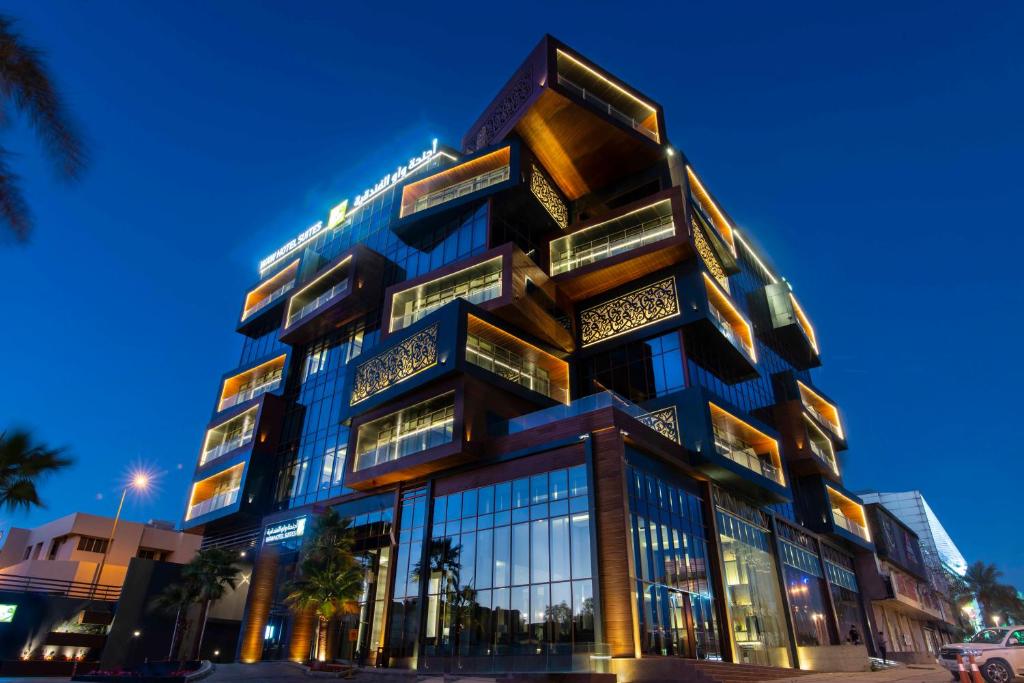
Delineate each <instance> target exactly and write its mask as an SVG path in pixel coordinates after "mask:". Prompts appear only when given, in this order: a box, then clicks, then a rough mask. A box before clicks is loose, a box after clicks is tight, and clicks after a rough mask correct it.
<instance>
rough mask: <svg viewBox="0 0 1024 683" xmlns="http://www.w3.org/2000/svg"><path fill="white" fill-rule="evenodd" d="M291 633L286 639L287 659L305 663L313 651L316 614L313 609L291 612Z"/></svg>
mask: <svg viewBox="0 0 1024 683" xmlns="http://www.w3.org/2000/svg"><path fill="white" fill-rule="evenodd" d="M291 623H292V633H291V637H290V638H289V639H288V659H290V660H291V661H293V662H300V663H303V664H304V663H306V662H308V661H309V657H310V655H311V654H312V652H313V637H314V636H315V635H316V614H315V613H314V612H313V610H311V609H310V610H304V611H302V612H300V613H298V614H296V613H294V612H293V613H292V619H291Z"/></svg>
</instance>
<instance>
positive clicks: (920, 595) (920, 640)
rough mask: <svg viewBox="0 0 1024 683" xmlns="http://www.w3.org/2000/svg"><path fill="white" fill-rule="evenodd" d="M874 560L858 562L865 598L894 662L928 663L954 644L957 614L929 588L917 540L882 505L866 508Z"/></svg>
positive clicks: (871, 504)
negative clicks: (948, 645) (942, 648)
mask: <svg viewBox="0 0 1024 683" xmlns="http://www.w3.org/2000/svg"><path fill="white" fill-rule="evenodd" d="M865 507H866V510H867V514H868V524H869V528H870V529H871V537H872V538H873V539H874V541H875V550H876V556H875V557H871V556H870V555H862V556H860V557H859V558H858V565H859V566H858V575H859V576H860V577H861V586H862V587H863V590H864V594H865V596H866V597H867V598H869V599H870V600H871V601H872V609H873V611H874V622H875V624H876V627H877V629H878V630H881V631H882V632H883V633H885V635H886V639H887V641H888V643H889V652H890V653H891V654H892V656H893V658H894V659H898V660H902V661H908V662H928V661H932V660H934V659H935V658H936V657H937V656H938V654H939V648H940V647H941V646H942V644H943V643H947V642H951V641H952V640H953V633H954V630H955V628H956V615H955V612H954V611H953V610H952V609H951V606H950V603H949V600H948V599H947V597H946V596H944V595H942V594H941V593H940V592H939V590H937V589H936V587H935V586H934V585H933V582H932V578H931V575H930V572H929V568H928V566H927V565H926V563H925V560H924V556H923V554H922V552H921V543H920V540H919V538H918V535H917V534H916V533H915V532H914V530H913V529H911V528H910V526H908V525H907V524H904V523H903V522H902V521H901V520H899V519H897V517H896V516H895V515H894V514H893V513H891V512H890V511H889V510H888V509H886V508H885V507H884V506H882V505H879V504H877V503H870V504H868V505H866V506H865Z"/></svg>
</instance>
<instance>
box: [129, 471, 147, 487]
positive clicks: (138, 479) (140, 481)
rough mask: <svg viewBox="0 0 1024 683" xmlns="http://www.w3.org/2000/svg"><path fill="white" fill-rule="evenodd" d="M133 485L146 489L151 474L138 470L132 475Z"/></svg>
mask: <svg viewBox="0 0 1024 683" xmlns="http://www.w3.org/2000/svg"><path fill="white" fill-rule="evenodd" d="M132 486H134V487H135V488H137V489H139V490H140V491H145V490H146V489H147V488H148V487H149V475H148V474H146V473H145V472H137V473H136V474H135V476H133V477H132Z"/></svg>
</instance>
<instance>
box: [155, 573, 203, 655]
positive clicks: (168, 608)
mask: <svg viewBox="0 0 1024 683" xmlns="http://www.w3.org/2000/svg"><path fill="white" fill-rule="evenodd" d="M197 598H198V591H197V590H196V587H195V586H194V585H193V584H192V583H190V582H181V583H172V584H170V585H168V586H166V587H165V588H164V590H163V591H162V592H161V593H160V595H158V596H157V597H156V600H155V601H154V603H155V605H156V608H157V609H159V610H162V611H164V612H169V613H173V614H174V615H175V616H174V633H173V635H171V648H170V650H168V652H167V659H168V660H172V659H174V658H175V657H177V655H178V654H179V652H178V650H179V649H180V647H181V638H182V636H183V635H184V633H185V618H186V617H187V616H188V610H189V607H191V606H192V605H194V604H195V602H196V599H197Z"/></svg>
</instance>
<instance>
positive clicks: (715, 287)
mask: <svg viewBox="0 0 1024 683" xmlns="http://www.w3.org/2000/svg"><path fill="white" fill-rule="evenodd" d="M701 275H703V276H704V282H706V283H707V285H708V286H709V287H710V288H711V289H713V290H714V291H715V292H716V293H717V294H718V295H719V296H720V297H722V300H723V301H724V302H725V305H726V306H728V307H729V310H730V311H732V312H733V315H735V316H736V317H737V318H739V319H740V321H741V322H742V323H743V326H744V327H746V328H747V337H749V338H750V346H747V344H746V343H744V344H743V348H745V349H746V350H747V353H749V354H750V359H751V360H752V361H754V362H755V363H756V362H757V351H756V350H755V349H754V330H753V328H752V327H751V326H750V322H749V321H748V320H747V319H746V318H745V317H744V316H743V314H742V313H740V312H739V309H737V308H736V305H735V304H733V302H732V300H731V299H730V298H729V297H728V296H727V295H726V294H725V293H724V292H723V291H722V290H721V289H720V288H719V287H718V284H717V283H715V282H714V281H713V280H712V279H711V278H710V277H708V274H707V273H705V272H701ZM708 303H710V301H709V302H708ZM712 305H714V304H712Z"/></svg>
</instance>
